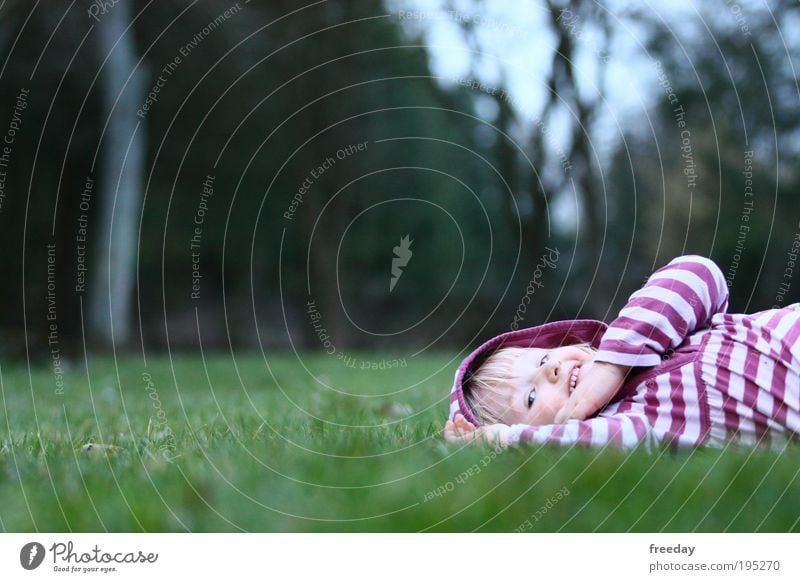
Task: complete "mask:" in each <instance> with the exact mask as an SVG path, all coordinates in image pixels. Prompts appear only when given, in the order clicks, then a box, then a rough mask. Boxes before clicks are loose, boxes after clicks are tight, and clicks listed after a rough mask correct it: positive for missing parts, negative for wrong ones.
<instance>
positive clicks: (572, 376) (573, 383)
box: [569, 364, 581, 394]
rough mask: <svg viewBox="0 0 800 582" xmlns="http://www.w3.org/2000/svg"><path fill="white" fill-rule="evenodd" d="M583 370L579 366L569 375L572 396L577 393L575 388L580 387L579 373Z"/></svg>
mask: <svg viewBox="0 0 800 582" xmlns="http://www.w3.org/2000/svg"><path fill="white" fill-rule="evenodd" d="M580 369H581V365H580V364H577V365H576V366H575V367H574V368H572V371H571V372H570V374H569V393H570V394H572V393H573V392H574V391H575V386H577V385H578V372H579V371H580Z"/></svg>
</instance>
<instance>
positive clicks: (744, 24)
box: [725, 0, 753, 38]
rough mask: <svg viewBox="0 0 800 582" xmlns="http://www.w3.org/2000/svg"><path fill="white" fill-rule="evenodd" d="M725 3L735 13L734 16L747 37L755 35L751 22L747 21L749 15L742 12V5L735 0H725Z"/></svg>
mask: <svg viewBox="0 0 800 582" xmlns="http://www.w3.org/2000/svg"><path fill="white" fill-rule="evenodd" d="M725 4H727V5H728V9H729V10H730V11H731V14H733V18H734V19H735V20H736V24H737V25H738V26H739V30H740V31H741V32H742V34H743V35H744V36H745V37H746V38H749V37H751V36H753V34H752V33H751V32H750V24H749V23H748V21H747V17H746V16H745V15H744V12H742V7H741V6H739V5H738V4H737V3H736V2H734V1H733V0H725Z"/></svg>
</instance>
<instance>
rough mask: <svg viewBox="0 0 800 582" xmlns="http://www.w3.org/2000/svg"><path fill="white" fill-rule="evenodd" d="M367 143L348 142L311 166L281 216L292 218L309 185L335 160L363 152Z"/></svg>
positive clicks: (329, 167)
mask: <svg viewBox="0 0 800 582" xmlns="http://www.w3.org/2000/svg"><path fill="white" fill-rule="evenodd" d="M368 145H369V141H362V142H359V143H355V144H349V145H347V146H345V147H343V148H340V149H338V150H336V153H335V154H334V156H335V157H334V156H326V157H325V159H324V160H323V161H322V162H321V163H320V164H319V165H318V166H317V167H316V168H313V169H312V170H311V171H310V172H309V173H308V175H307V176H306V177H305V179H304V180H303V182H302V183H301V184H300V187H299V188H298V189H297V191H296V192H295V193H294V196H293V197H292V200H291V202H289V206H288V208H287V209H286V211H285V212H284V213H283V217H284V218H285V219H286V220H292V219H294V215H295V213H296V212H297V209H298V208H299V207H300V205H301V204H302V203H303V200H304V198H305V196H306V194H308V192H309V190H311V187H312V186H313V185H314V183H315V182H316V181H317V180H319V179H320V178H322V176H324V175H325V173H326V172H327V171H328V170H330V169H331V168H332V167H333V166H335V165H336V162H337V160H338V161H342V160H346V159H347V158H349V157H350V156H352V155H353V154H357V153H359V152H363V151H365V150H366V149H367V147H368Z"/></svg>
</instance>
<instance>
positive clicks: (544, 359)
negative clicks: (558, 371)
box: [539, 354, 550, 366]
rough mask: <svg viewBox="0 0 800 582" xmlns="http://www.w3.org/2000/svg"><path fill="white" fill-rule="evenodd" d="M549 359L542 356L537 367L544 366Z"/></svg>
mask: <svg viewBox="0 0 800 582" xmlns="http://www.w3.org/2000/svg"><path fill="white" fill-rule="evenodd" d="M549 359H550V357H549V356H548V355H547V354H545V355H543V356H542V360H541V361H540V362H539V365H540V366H544V365H545V364H546V363H547V360H549Z"/></svg>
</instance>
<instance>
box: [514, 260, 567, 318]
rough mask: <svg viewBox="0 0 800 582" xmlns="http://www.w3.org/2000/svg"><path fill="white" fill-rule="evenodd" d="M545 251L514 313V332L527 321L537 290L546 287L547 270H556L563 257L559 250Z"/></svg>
mask: <svg viewBox="0 0 800 582" xmlns="http://www.w3.org/2000/svg"><path fill="white" fill-rule="evenodd" d="M544 250H546V251H547V253H545V254H543V255H542V256H541V257H540V258H539V262H538V263H536V267H535V268H534V270H533V277H532V278H531V280H530V281H528V286H527V287H526V288H525V295H524V297H523V298H522V300H521V301H520V302H519V305H518V306H517V310H516V312H514V320H513V321H512V322H511V325H510V327H511V329H512V330H514V331H516V330H518V329H519V324H520V323H521V322H522V321H523V320H524V319H525V314H526V313H527V312H528V304H530V302H531V299H532V298H533V296H534V295H535V294H536V290H537V289H541V288H542V287H544V283H542V277H543V276H544V273H545V269H555V268H556V265H557V263H558V257H559V256H560V255H561V252H560V251H559V250H558V249H551V248H550V247H544Z"/></svg>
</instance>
